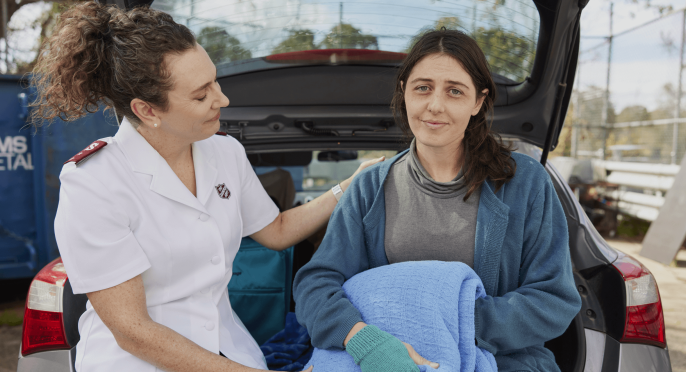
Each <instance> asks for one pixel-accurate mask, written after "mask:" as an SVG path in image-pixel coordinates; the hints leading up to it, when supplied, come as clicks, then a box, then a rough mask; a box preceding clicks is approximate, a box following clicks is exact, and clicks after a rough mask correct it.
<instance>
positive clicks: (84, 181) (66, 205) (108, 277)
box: [55, 164, 150, 293]
mask: <svg viewBox="0 0 686 372" xmlns="http://www.w3.org/2000/svg"><path fill="white" fill-rule="evenodd" d="M69 166H74V165H73V164H71V165H69V164H68V165H67V166H66V167H69ZM60 182H61V186H60V199H59V205H58V208H57V215H56V216H55V238H56V240H57V246H58V248H59V251H60V255H61V256H62V261H63V262H64V266H65V268H66V270H67V274H68V276H69V281H70V282H71V286H72V288H73V290H74V293H89V292H94V291H99V290H103V289H107V288H111V287H114V286H116V285H118V284H121V283H123V282H125V281H127V280H129V279H131V278H134V277H136V276H137V275H139V274H141V273H143V272H144V271H146V270H147V269H149V268H150V261H149V260H148V257H147V256H146V254H145V252H144V251H143V249H142V248H141V246H140V244H138V241H137V240H136V238H135V236H134V234H133V231H131V229H130V227H129V215H128V214H127V213H126V210H125V207H124V206H123V203H117V200H116V199H117V198H115V197H113V195H112V193H110V192H109V190H108V189H107V187H106V186H105V185H104V184H103V183H102V182H100V181H99V180H97V179H96V178H95V177H93V176H91V175H89V174H88V173H86V172H83V171H81V172H79V169H69V170H67V171H63V172H62V174H61V175H60Z"/></svg>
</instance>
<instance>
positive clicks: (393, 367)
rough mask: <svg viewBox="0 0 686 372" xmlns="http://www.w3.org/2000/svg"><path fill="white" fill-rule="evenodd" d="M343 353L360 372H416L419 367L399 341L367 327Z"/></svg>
mask: <svg viewBox="0 0 686 372" xmlns="http://www.w3.org/2000/svg"><path fill="white" fill-rule="evenodd" d="M345 351H347V352H348V354H350V356H352V357H353V358H354V359H355V363H357V364H359V366H360V368H361V369H362V372H418V371H419V367H417V365H416V364H415V363H414V361H412V358H410V353H408V352H407V348H406V347H405V345H403V343H402V342H400V340H398V339H397V338H395V337H393V336H392V335H390V334H388V333H386V332H384V331H382V330H380V329H379V328H378V327H376V326H373V325H368V326H366V327H364V328H362V330H360V331H359V332H357V333H356V334H355V336H353V338H351V339H350V341H348V345H347V346H346V348H345Z"/></svg>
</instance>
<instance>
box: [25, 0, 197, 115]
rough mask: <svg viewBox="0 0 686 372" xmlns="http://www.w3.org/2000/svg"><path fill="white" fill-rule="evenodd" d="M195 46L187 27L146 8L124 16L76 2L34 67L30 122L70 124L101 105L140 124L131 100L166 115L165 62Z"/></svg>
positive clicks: (104, 7) (169, 83)
mask: <svg viewBox="0 0 686 372" xmlns="http://www.w3.org/2000/svg"><path fill="white" fill-rule="evenodd" d="M195 45H196V41H195V36H194V35H193V33H192V32H191V31H190V30H189V29H188V28H187V27H185V26H183V25H180V24H178V23H176V22H174V19H172V17H171V16H170V15H169V14H166V13H164V12H160V11H157V10H154V9H150V8H149V7H147V6H144V7H137V8H134V9H132V10H130V11H128V12H125V11H122V10H121V9H119V8H117V7H115V6H108V5H103V4H98V3H96V2H93V1H89V2H85V3H80V4H78V5H75V6H73V7H71V8H69V9H68V10H66V11H65V12H64V13H62V15H61V16H60V19H59V20H58V23H57V25H56V27H55V31H54V33H53V34H52V36H51V37H50V38H48V39H47V40H46V42H45V43H44V44H43V46H42V49H41V50H42V52H41V54H40V56H39V58H38V61H37V63H36V66H35V67H34V70H33V74H34V76H33V80H32V84H33V85H34V86H35V87H36V90H37V97H36V100H35V101H34V102H33V103H32V106H33V107H35V109H34V110H33V113H32V119H33V120H32V122H33V124H34V125H36V126H39V125H42V123H43V122H45V121H47V122H50V121H52V119H54V118H56V117H59V118H60V119H62V120H65V121H72V120H75V119H78V118H80V117H82V116H84V115H86V114H87V113H93V112H96V111H98V107H99V104H101V103H103V104H105V105H106V106H107V108H114V109H115V111H116V112H117V114H118V115H123V116H126V117H128V118H129V119H130V120H131V121H132V122H134V123H135V124H136V125H137V124H139V123H140V121H139V120H138V118H137V117H136V115H135V114H134V113H133V111H132V110H131V101H132V100H133V99H134V98H138V99H141V100H143V101H145V102H147V103H149V104H151V105H152V106H153V107H157V108H159V109H161V110H166V109H167V108H168V104H169V101H168V97H167V93H168V92H169V90H170V89H171V88H172V86H173V81H172V79H171V76H170V72H169V71H168V70H167V69H166V66H165V63H164V58H165V56H166V55H168V54H169V53H176V54H180V53H182V52H184V51H186V50H189V49H191V48H194V47H195Z"/></svg>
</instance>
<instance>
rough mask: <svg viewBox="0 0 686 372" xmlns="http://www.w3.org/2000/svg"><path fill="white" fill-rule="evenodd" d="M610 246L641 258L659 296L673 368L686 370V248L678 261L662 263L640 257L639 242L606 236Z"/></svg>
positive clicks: (675, 371)
mask: <svg viewBox="0 0 686 372" xmlns="http://www.w3.org/2000/svg"><path fill="white" fill-rule="evenodd" d="M607 242H608V243H609V244H610V245H611V246H612V247H614V248H616V249H618V250H620V251H622V252H624V253H627V254H630V255H631V256H632V257H634V258H636V259H637V260H639V261H641V263H642V264H643V265H645V266H646V267H647V268H648V270H650V272H651V273H652V274H653V276H654V277H655V281H657V285H658V287H659V289H660V297H661V298H662V310H663V312H664V314H665V327H666V328H667V332H666V333H667V347H668V348H669V357H670V359H671V361H672V372H686V290H685V289H686V251H681V252H679V254H678V255H677V261H676V263H677V265H676V266H675V267H673V266H665V265H663V264H661V263H659V262H656V261H653V260H651V259H648V258H645V257H642V256H641V255H640V254H639V252H640V251H641V248H642V247H641V243H634V242H626V241H620V240H608V241H607Z"/></svg>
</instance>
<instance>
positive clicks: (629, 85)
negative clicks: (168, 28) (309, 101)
mask: <svg viewBox="0 0 686 372" xmlns="http://www.w3.org/2000/svg"><path fill="white" fill-rule="evenodd" d="M160 1H167V2H169V1H170V0H158V3H159V4H161V3H160ZM171 1H173V0H171ZM490 1H491V0H487V1H480V2H478V3H477V7H476V8H474V6H473V4H474V2H473V1H472V0H465V1H460V0H458V1H455V0H450V1H448V0H445V1H436V0H393V1H389V0H369V1H362V0H348V1H344V2H343V3H344V4H343V18H344V22H350V23H355V24H359V25H363V26H362V28H363V31H364V32H368V33H372V34H375V35H378V36H379V44H380V45H379V46H380V49H383V50H390V51H401V50H402V49H404V47H406V45H407V42H408V38H409V36H411V35H413V34H415V33H416V32H417V30H418V29H420V28H421V27H423V26H426V25H428V24H430V23H431V20H434V19H436V18H437V17H439V16H443V15H450V14H451V13H452V14H457V15H458V16H460V18H461V19H462V20H463V21H465V20H466V23H469V21H470V20H469V18H470V17H469V15H470V14H472V11H473V10H474V9H477V10H479V11H481V9H486V8H485V7H487V6H488V3H489V2H490ZM265 2H266V3H272V2H273V3H274V4H275V5H274V6H273V7H261V8H263V9H260V10H259V11H256V10H255V9H252V8H251V6H250V4H251V3H252V2H250V1H234V2H231V1H224V0H195V1H193V2H192V3H193V5H192V7H193V11H194V12H195V15H196V17H197V18H198V19H196V20H193V21H191V22H189V25H190V26H191V28H198V29H199V28H201V27H203V25H204V24H208V25H209V23H207V22H206V21H203V19H208V18H213V19H215V18H219V17H222V18H223V19H225V20H226V21H225V22H233V23H236V24H240V25H241V26H240V27H238V28H236V30H237V31H235V33H237V34H238V35H237V37H238V38H239V39H241V41H242V42H249V44H250V47H251V48H254V51H253V56H254V57H256V56H262V55H267V54H269V51H270V50H271V48H273V45H271V44H273V42H272V40H275V39H276V38H275V37H276V35H277V34H278V33H283V32H284V31H283V30H284V29H285V28H288V27H291V28H297V27H298V25H308V26H309V28H313V29H315V30H316V31H318V32H319V33H318V34H317V36H316V38H318V39H321V38H323V35H325V34H326V32H327V31H328V30H329V29H330V28H331V26H332V25H333V24H336V23H337V22H338V17H339V15H340V5H339V2H338V1H328V0H326V1H324V0H302V1H295V0H262V1H261V3H265ZM176 3H177V4H181V5H177V6H176V8H177V9H176V10H175V11H174V12H175V13H177V15H178V16H179V17H181V16H183V14H184V12H186V13H189V12H190V8H191V5H190V4H191V2H190V1H188V0H176ZM230 3H233V5H231V6H226V4H230ZM505 3H506V6H505V8H504V10H505V12H503V13H502V14H501V15H502V16H504V17H509V19H510V21H509V22H507V24H506V25H505V27H510V28H512V29H513V30H517V31H518V32H520V33H527V32H529V31H527V30H528V29H530V28H531V25H532V21H531V20H530V14H531V13H530V12H531V7H530V4H529V3H528V2H527V1H526V0H506V1H505ZM610 3H611V1H610V0H590V1H589V3H588V5H587V6H586V8H585V9H584V11H583V13H582V18H581V34H582V40H581V51H582V53H581V55H580V69H579V73H578V75H579V76H580V78H579V79H578V80H577V84H576V87H577V88H580V89H581V90H582V91H584V90H587V89H588V88H589V87H591V86H593V87H599V88H604V87H605V81H606V77H607V74H606V73H607V49H608V47H607V42H606V41H605V39H603V37H605V36H607V35H608V34H609V33H610V16H609V9H610ZM647 3H648V0H615V1H614V8H613V10H614V15H613V27H612V31H613V33H614V34H618V33H621V32H624V31H626V30H630V29H632V28H634V27H637V26H640V25H642V24H645V23H647V22H649V21H651V20H654V19H656V18H658V17H660V13H659V11H658V10H657V9H655V6H659V5H661V6H671V7H672V8H673V9H675V10H679V9H684V8H686V0H652V1H650V4H652V5H653V7H650V8H648V7H646V4H647ZM184 4H185V5H184ZM218 4H221V7H218V6H217V5H218ZM276 4H278V5H276ZM49 6H50V5H48V4H45V3H35V4H29V5H26V6H24V7H22V8H21V9H20V10H19V11H18V12H17V13H15V14H14V16H13V17H12V19H11V21H10V27H12V28H14V29H23V31H18V32H15V33H14V34H13V35H12V37H10V44H11V45H12V46H13V47H14V48H15V49H16V48H19V49H23V50H25V51H26V52H24V53H23V54H21V55H22V57H25V58H26V59H30V57H31V56H32V52H31V50H32V49H33V48H35V42H33V43H31V42H30V41H31V40H36V38H37V36H38V30H36V29H31V28H30V27H29V26H30V24H31V23H32V22H33V21H34V20H35V19H37V18H38V17H39V16H40V15H41V14H42V12H43V11H45V10H47V9H48V8H49ZM682 17H683V12H676V13H675V14H672V15H669V16H666V17H665V18H664V19H661V20H659V21H656V22H653V23H651V24H649V25H647V26H645V27H640V28H638V29H636V30H634V31H631V32H628V33H626V34H624V35H621V36H617V37H616V38H615V39H614V42H613V53H612V69H611V73H610V90H611V100H612V103H613V105H614V106H615V109H616V110H617V111H618V112H619V111H621V109H622V108H624V107H626V106H630V105H635V104H640V105H643V106H646V107H647V108H648V109H649V110H652V109H655V108H656V107H657V106H658V105H659V102H660V101H661V100H662V101H664V99H663V98H662V97H661V94H662V91H663V86H664V85H665V84H667V83H672V84H673V85H674V86H676V84H677V76H678V69H679V57H678V47H679V45H680V41H681V40H680V37H681V35H680V30H681V25H682ZM177 20H178V21H181V20H180V19H177ZM479 22H481V23H482V24H483V22H487V21H477V23H479ZM246 25H247V26H246ZM477 26H478V24H477ZM232 27H233V26H232ZM195 31H196V32H197V31H198V30H195ZM665 40H671V41H672V43H673V47H672V48H671V50H670V49H669V48H667V47H665V46H664V44H665ZM317 41H318V40H317ZM2 48H3V49H4V45H3V46H2ZM0 71H2V72H4V66H3V65H2V63H0ZM685 80H686V79H685Z"/></svg>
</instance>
